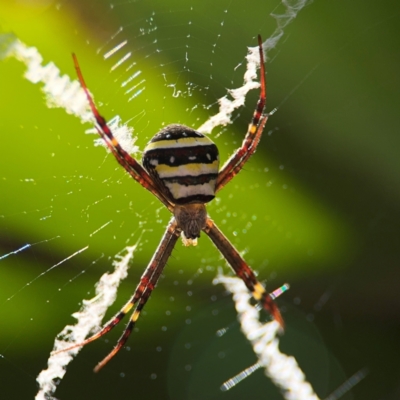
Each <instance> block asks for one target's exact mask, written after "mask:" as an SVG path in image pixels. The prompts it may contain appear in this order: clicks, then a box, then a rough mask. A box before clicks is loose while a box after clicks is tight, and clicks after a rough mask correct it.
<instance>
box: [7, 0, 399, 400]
mask: <svg viewBox="0 0 400 400" xmlns="http://www.w3.org/2000/svg"><path fill="white" fill-rule="evenodd" d="M278 4H279V2H263V1H261V0H252V1H247V2H241V1H226V2H224V1H221V2H209V1H205V2H201V3H200V2H198V4H197V3H196V2H194V3H192V4H190V3H189V2H184V1H168V2H167V3H166V2H162V1H152V2H145V1H137V2H131V3H120V4H119V3H114V4H113V6H111V4H109V3H106V2H103V1H94V0H93V1H86V2H84V4H78V2H77V3H76V4H75V3H74V2H57V3H56V2H44V1H43V2H33V3H23V2H22V3H21V2H18V3H13V2H8V1H5V0H3V1H1V2H0V28H1V30H2V32H3V33H4V32H14V34H15V35H16V36H17V37H18V38H19V39H20V40H21V41H23V42H24V43H26V44H27V45H31V46H35V47H36V48H37V49H38V50H39V52H40V53H41V54H42V55H43V57H44V62H45V63H47V62H49V61H53V62H54V63H55V64H56V65H57V67H59V68H60V70H61V71H62V73H66V74H68V75H69V76H71V77H75V72H74V68H73V64H72V61H71V57H70V53H71V52H72V51H74V52H75V53H76V54H77V55H78V57H79V61H80V64H81V67H82V69H83V72H84V75H85V78H86V80H87V83H88V85H89V87H90V90H91V91H92V93H93V94H94V96H95V99H96V101H97V103H98V105H99V107H100V109H101V112H102V113H103V115H105V117H107V118H111V117H113V116H115V115H116V114H118V115H120V116H121V117H122V119H123V121H127V120H131V121H130V124H131V125H132V126H133V127H134V128H135V135H137V136H138V140H137V142H136V143H137V144H138V146H139V147H141V148H143V146H144V145H145V144H146V142H147V141H148V140H149V139H150V138H151V136H152V135H153V134H154V133H155V132H157V131H158V130H159V129H160V128H161V127H162V126H164V125H165V124H168V123H174V122H180V123H183V124H186V125H189V126H193V127H197V126H199V125H201V123H202V122H203V121H205V120H206V119H207V118H208V116H210V115H212V114H214V113H215V112H216V111H217V106H216V100H217V99H218V98H219V97H221V96H223V95H225V94H226V88H232V87H238V86H240V85H241V84H242V77H243V72H244V69H243V67H244V57H245V55H246V47H247V46H254V45H255V44H256V35H257V34H259V33H260V34H261V35H262V36H263V38H267V37H268V36H269V35H271V33H272V32H273V31H274V29H275V26H276V22H275V20H274V19H273V18H272V17H270V15H269V14H270V13H271V12H275V13H278V14H279V13H280V12H281V11H282V10H283V9H281V8H279V7H277V6H278ZM225 10H226V11H227V12H225ZM399 11H400V10H399V6H398V5H397V3H395V2H393V3H390V2H379V3H375V2H370V1H369V2H365V1H364V2H362V1H352V2H346V1H336V2H331V1H321V0H319V1H318V0H317V1H314V2H313V3H311V4H310V5H308V6H307V7H306V8H304V9H303V10H302V11H301V12H300V13H299V15H298V16H297V18H296V19H295V20H294V21H293V22H292V24H291V25H289V26H288V27H286V29H285V36H284V37H283V38H282V39H281V41H280V42H279V43H278V45H277V47H276V49H275V50H274V51H272V52H270V53H269V54H268V57H269V60H268V63H267V81H268V101H267V104H268V106H267V109H268V110H271V109H273V108H275V107H278V111H277V112H276V113H275V114H274V115H273V117H271V118H270V120H269V121H268V125H267V127H266V129H265V134H264V137H263V139H262V141H261V144H260V147H259V150H258V151H257V153H256V155H255V156H254V157H253V158H252V159H251V161H250V162H249V163H248V164H247V165H246V167H245V169H244V171H243V172H241V173H240V174H239V176H237V177H236V178H235V180H234V181H233V182H232V183H231V184H229V186H227V187H226V188H225V189H224V190H223V191H222V192H221V194H220V195H219V196H218V199H216V200H214V201H213V202H212V203H211V204H210V206H209V212H210V215H211V216H212V218H214V219H215V221H216V222H217V224H218V225H219V226H220V227H221V229H222V230H223V231H224V232H225V234H226V235H227V236H228V237H229V238H230V239H231V240H232V242H233V243H234V245H235V246H236V247H237V248H238V249H239V250H240V251H243V252H244V256H245V258H246V260H247V261H248V262H249V264H250V265H251V266H252V267H253V268H254V269H255V270H256V271H258V274H259V278H260V279H261V280H267V281H268V283H267V285H268V288H269V289H270V290H273V289H275V288H276V287H278V286H280V285H281V284H282V283H284V282H289V283H290V284H291V290H290V291H289V292H288V293H286V294H285V295H284V296H283V297H282V299H280V300H279V304H280V305H281V307H282V310H283V312H284V318H285V320H286V323H287V329H286V333H285V335H284V336H283V337H282V340H281V345H282V349H283V351H285V352H287V353H288V354H293V355H295V356H296V358H297V360H298V362H299V363H300V366H301V367H302V368H303V369H304V371H305V372H306V375H307V377H308V378H309V381H310V382H311V383H312V385H313V386H314V388H315V390H316V391H317V393H318V395H319V396H320V397H321V398H323V397H325V396H327V395H328V394H329V393H330V392H331V391H333V390H334V389H335V388H336V387H337V386H339V385H340V384H341V383H342V382H343V381H344V380H345V379H346V378H347V377H349V376H351V375H352V374H353V373H354V372H356V371H358V370H359V369H361V368H363V367H367V368H369V370H370V373H369V375H368V376H367V378H366V379H365V380H364V381H362V382H361V383H360V384H359V385H357V386H356V387H355V389H354V390H353V391H352V394H348V395H347V397H344V398H345V399H351V398H353V399H377V398H380V399H397V398H398V397H399V396H400V386H399V382H400V379H399V378H400V377H399V367H398V363H397V360H398V357H399V349H400V345H399V326H400V324H399V315H400V313H399V311H400V307H399V296H398V289H399V278H400V277H399V275H400V274H399V272H398V265H399V262H400V251H399V249H398V247H399V246H398V243H399V197H400V179H399V175H400V161H399V148H400V136H399V134H398V132H399V128H398V126H399V122H398V121H399V118H398V116H399V89H400V88H399V86H400V84H399V72H398V70H399V58H400V52H399V41H400V34H399V33H400V32H399V28H398V26H399V19H400V14H399ZM120 26H123V27H124V29H123V31H122V32H121V33H120V34H119V35H117V36H116V37H115V38H114V39H112V37H113V35H114V34H115V33H116V32H117V31H118V28H119V27H120ZM124 39H128V44H127V46H126V49H127V50H126V51H128V50H129V51H132V53H133V56H132V60H134V61H135V62H136V66H135V67H134V69H133V70H135V69H137V70H140V71H141V77H143V79H145V83H144V84H143V85H142V87H145V90H144V91H143V93H142V94H140V95H139V96H137V98H135V99H134V100H132V101H128V98H129V96H127V95H125V94H124V89H123V88H121V83H122V82H123V81H124V79H126V77H127V76H128V75H127V74H126V73H123V68H122V67H121V68H120V67H119V68H117V69H116V70H115V71H113V72H110V68H111V66H112V65H113V64H114V62H115V60H116V59H117V58H114V59H113V58H111V59H109V60H106V61H104V60H103V58H102V54H104V53H105V52H106V51H108V50H109V49H111V48H112V47H113V46H115V45H116V44H117V43H120V42H121V41H122V40H124ZM160 50H161V51H160ZM121 54H123V53H121ZM236 67H237V68H236ZM23 73H24V66H23V64H22V63H20V62H18V61H16V60H15V59H11V58H10V59H6V60H3V61H0V94H1V96H0V110H1V111H0V112H1V118H0V132H1V139H2V140H1V144H2V146H1V157H0V163H1V164H0V165H1V169H0V256H1V255H4V254H7V253H9V252H12V251H15V250H17V249H18V248H20V247H22V246H24V245H25V244H27V243H30V244H35V243H37V244H35V245H33V246H31V247H30V248H29V249H27V250H25V251H23V252H20V253H17V254H14V255H10V256H8V257H7V258H4V259H1V260H0V318H1V321H2V327H1V333H0V354H1V355H2V358H1V359H0V372H1V377H2V378H1V381H2V385H1V390H2V397H4V398H7V399H28V398H33V397H34V395H35V393H36V382H35V377H36V376H37V375H38V373H39V372H40V370H41V369H43V368H44V367H45V365H46V360H47V357H48V354H49V352H50V351H51V348H52V344H53V340H54V337H55V335H56V334H57V333H58V332H59V331H61V329H62V328H63V327H64V326H65V325H66V324H67V323H72V322H73V319H72V318H71V316H70V315H71V314H72V313H73V312H75V311H76V310H77V309H78V308H79V305H80V302H81V301H82V299H84V298H91V297H92V296H93V294H94V290H93V285H94V283H95V282H97V280H98V279H99V277H100V276H101V275H102V274H103V273H104V272H106V271H109V270H110V269H111V263H112V260H113V259H114V256H115V255H116V254H117V253H118V252H119V251H121V250H122V249H123V248H124V246H126V245H131V244H133V243H136V242H137V241H138V240H139V239H140V241H139V246H138V251H137V252H136V253H135V259H134V262H133V263H132V266H131V270H130V275H129V277H128V279H127V280H126V281H125V282H123V283H122V285H121V287H120V289H119V291H118V299H117V301H116V303H115V305H114V306H113V307H112V310H110V312H109V316H111V315H112V314H113V313H114V312H116V311H117V310H118V309H119V307H120V306H121V305H122V304H124V302H125V301H126V299H127V298H128V297H129V296H130V294H131V292H132V290H133V288H134V287H135V285H136V283H137V281H138V279H139V277H140V275H141V273H142V271H143V269H144V268H145V266H146V264H147V262H148V261H149V259H150V257H151V255H152V254H153V252H154V249H155V248H156V246H157V244H158V242H159V240H160V238H161V235H162V232H163V230H164V226H165V225H166V223H167V222H168V220H169V218H170V216H169V214H168V212H167V211H166V210H164V209H163V208H162V207H161V205H160V204H158V203H157V201H156V199H154V198H153V197H152V195H151V194H150V193H147V192H146V191H145V190H144V189H142V188H141V187H140V186H139V185H137V184H136V183H135V182H132V180H131V179H130V178H129V176H128V175H126V174H125V173H124V172H123V170H122V169H121V168H120V167H119V166H118V165H117V163H116V162H115V160H114V159H113V158H112V156H110V155H107V153H106V152H105V151H104V150H103V149H102V148H98V147H94V146H93V138H94V136H92V135H85V134H84V132H85V130H86V129H88V128H90V125H85V126H84V125H82V124H81V123H80V122H79V121H78V120H77V119H76V118H75V117H73V116H71V115H67V114H66V113H65V111H64V110H61V109H49V108H47V107H46V103H45V100H44V96H43V93H42V92H41V91H40V89H39V85H33V84H32V83H30V82H28V81H27V80H26V79H24V78H23ZM188 82H190V84H191V86H188V85H187V83H188ZM171 83H176V90H181V91H182V92H183V95H181V96H179V97H174V96H173V94H174V88H172V87H171V86H170V84H171ZM175 93H176V92H175ZM256 98H257V93H252V94H251V95H250V96H249V98H248V99H247V101H246V105H245V106H244V107H243V108H242V109H241V110H240V111H239V112H238V113H236V114H235V122H234V124H233V125H232V126H229V127H227V129H219V130H218V129H217V130H216V132H215V134H217V135H213V136H212V138H213V139H215V142H216V144H217V145H218V147H219V149H220V153H221V158H222V160H224V159H226V158H227V157H228V156H229V154H231V153H232V152H233V150H234V149H235V148H236V147H237V146H238V145H239V144H240V142H241V140H242V137H243V135H244V133H245V131H246V128H247V124H248V122H249V121H250V118H251V116H252V113H253V109H254V105H255V101H256ZM208 106H210V107H208ZM221 132H222V133H221ZM219 133H221V135H219ZM138 157H140V155H138ZM107 223H108V225H107V226H106V227H104V228H103V229H101V230H99V231H98V232H96V231H97V230H98V229H99V228H100V227H102V226H103V225H104V224H107ZM94 232H96V233H94ZM50 239H51V240H50ZM88 245H89V249H88V250H86V251H84V252H83V253H82V254H80V255H79V256H76V257H74V258H72V259H71V260H69V261H67V262H65V263H63V264H61V265H60V266H59V267H57V268H55V269H54V270H52V271H50V272H48V273H47V274H45V275H43V276H41V277H40V278H39V279H37V280H35V281H34V282H33V283H32V284H30V285H28V286H26V284H27V283H28V282H31V281H32V280H34V279H35V278H36V277H38V276H39V275H40V274H42V273H43V272H45V271H46V270H47V269H49V268H51V267H52V266H53V265H55V264H57V263H59V262H60V261H61V260H63V259H64V258H67V257H68V256H70V255H71V254H72V253H74V252H76V251H78V250H79V249H82V248H83V247H85V246H88ZM222 266H224V262H223V260H221V258H220V257H219V255H218V253H217V251H216V250H215V249H214V248H213V246H212V245H211V243H210V242H209V240H208V239H207V238H206V237H202V238H201V240H200V243H199V246H198V247H197V248H188V249H186V248H184V247H183V246H182V245H181V244H180V243H178V245H177V246H176V249H175V250H174V252H173V254H172V258H171V260H170V261H169V263H168V265H167V270H166V273H165V277H163V279H162V280H161V282H160V284H159V286H158V287H157V289H156V291H155V293H154V294H153V296H152V298H151V300H150V301H149V303H148V305H147V307H146V312H145V314H144V315H143V317H142V318H141V320H140V321H139V323H138V329H137V331H136V332H134V333H133V335H132V337H131V338H130V340H129V343H128V346H129V348H128V349H126V350H122V351H121V352H120V354H118V356H117V357H115V359H113V360H112V361H111V362H110V364H109V365H107V367H106V368H105V369H104V371H102V372H101V373H100V374H93V373H92V368H93V366H94V365H95V364H96V363H97V362H98V361H99V360H100V359H101V358H102V357H103V356H105V355H106V354H107V353H108V351H110V349H111V348H112V346H113V344H114V343H115V341H116V340H117V338H118V336H119V334H120V332H119V328H116V330H115V331H116V332H113V333H110V335H107V337H105V338H104V340H103V339H101V340H99V341H98V342H97V343H95V344H92V345H90V346H88V347H87V348H85V349H84V350H83V351H82V352H81V353H80V354H79V356H78V357H77V358H76V359H75V360H74V361H73V362H72V363H71V364H70V366H69V368H68V372H67V374H66V376H65V378H64V379H63V380H62V382H61V384H60V386H59V388H58V390H57V392H56V396H57V397H58V398H62V399H103V398H104V399H105V398H107V399H109V398H112V399H113V398H121V399H131V398H138V397H141V398H145V399H147V398H149V399H152V398H159V399H164V398H171V399H210V398H223V397H224V398H229V399H231V398H232V399H241V398H245V397H249V396H250V395H251V397H252V398H256V399H258V398H269V399H275V398H276V399H279V398H281V396H280V394H279V393H278V391H277V389H275V388H274V387H273V386H272V384H270V383H269V381H268V379H267V378H265V377H264V376H263V374H262V372H261V371H257V372H256V373H255V374H254V375H253V376H251V377H249V378H247V379H246V380H245V381H244V382H242V383H241V384H240V385H238V386H237V387H236V388H234V389H233V390H231V391H230V392H228V393H221V392H220V391H219V389H218V388H219V385H220V384H222V382H224V381H225V380H227V379H229V378H230V377H232V376H233V375H235V374H236V373H238V372H239V371H241V370H242V369H244V368H246V367H248V366H249V365H251V364H253V363H254V362H255V361H256V358H255V356H254V355H253V353H252V350H251V347H250V346H249V345H248V344H247V343H246V341H245V339H244V337H243V336H242V335H241V333H240V330H239V327H238V324H237V323H236V316H235V312H234V309H233V303H232V301H231V299H230V296H229V295H227V294H226V293H225V292H224V289H223V288H222V287H220V286H213V285H212V279H213V278H214V277H215V275H216V271H217V268H218V267H222ZM224 268H226V269H225V270H226V271H227V270H228V269H227V267H224ZM82 271H84V272H82ZM21 288H23V290H20V289H21ZM10 297H11V299H10V300H7V299H9V298H10ZM224 327H228V328H229V329H228V332H227V333H226V334H225V335H224V336H222V338H218V337H217V336H216V332H217V331H218V330H219V329H221V328H224ZM127 350H129V351H127Z"/></svg>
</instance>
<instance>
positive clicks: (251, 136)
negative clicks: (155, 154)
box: [215, 35, 268, 192]
mask: <svg viewBox="0 0 400 400" xmlns="http://www.w3.org/2000/svg"><path fill="white" fill-rule="evenodd" d="M258 48H259V52H260V86H261V87H260V97H259V99H258V103H257V106H256V109H255V111H254V114H253V119H252V121H251V123H250V125H249V128H248V130H247V134H246V136H245V138H244V140H243V143H242V146H241V147H240V148H239V149H237V150H236V152H235V153H234V154H233V155H232V156H231V157H230V158H229V160H228V161H227V162H226V163H225V164H224V165H223V167H222V168H221V171H220V172H219V175H218V179H217V183H216V188H215V192H218V191H219V190H221V189H222V188H223V187H224V186H225V185H226V184H227V183H228V182H229V181H230V180H231V179H232V178H233V177H234V176H235V175H236V174H237V173H238V172H239V171H240V170H241V169H242V168H243V165H244V164H245V163H246V161H247V160H248V159H249V158H250V157H251V156H252V155H253V154H254V152H255V151H256V148H257V145H258V143H259V141H260V138H261V134H262V132H263V129H264V126H265V124H266V122H267V119H268V115H266V116H264V117H262V113H263V111H264V107H265V103H266V99H267V89H266V82H265V64H264V52H263V48H262V39H261V36H260V35H258ZM260 120H261V122H260Z"/></svg>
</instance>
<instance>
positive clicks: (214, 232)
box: [203, 218, 284, 328]
mask: <svg viewBox="0 0 400 400" xmlns="http://www.w3.org/2000/svg"><path fill="white" fill-rule="evenodd" d="M203 230H204V232H205V233H206V234H207V235H208V236H209V238H210V239H211V240H212V242H213V243H214V244H215V246H216V247H217V249H218V250H219V251H220V252H221V254H222V255H223V256H224V257H225V259H226V260H227V261H228V263H229V264H230V266H231V267H232V269H233V270H234V271H235V273H236V275H237V276H238V277H239V278H241V279H242V280H243V282H244V283H245V285H246V287H247V288H248V289H249V290H250V292H251V294H252V295H253V297H254V298H255V299H256V300H257V301H260V302H261V304H262V306H263V307H264V308H265V309H266V310H267V311H268V312H269V313H270V314H271V315H272V316H273V318H274V319H275V320H276V321H277V322H278V323H279V324H280V325H281V327H282V328H283V327H284V322H283V318H282V316H281V313H280V311H279V308H278V306H277V305H276V303H275V302H274V300H273V299H272V297H271V296H270V294H269V293H268V292H267V291H266V290H265V288H264V286H263V285H262V284H261V283H260V282H259V281H258V280H257V278H256V276H255V275H254V272H253V270H252V269H251V268H250V267H249V266H248V265H247V263H246V261H244V260H243V258H242V257H241V255H240V254H239V252H238V251H237V250H236V249H235V247H234V246H233V244H232V243H231V242H230V241H229V240H228V238H227V237H226V236H225V235H224V234H223V233H222V232H221V231H220V230H219V229H218V227H217V226H216V225H215V223H214V221H213V220H212V219H210V218H207V222H206V227H205V228H204V229H203Z"/></svg>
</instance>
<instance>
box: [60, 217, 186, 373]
mask: <svg viewBox="0 0 400 400" xmlns="http://www.w3.org/2000/svg"><path fill="white" fill-rule="evenodd" d="M180 233H181V230H180V229H179V228H178V227H177V223H176V221H175V219H174V218H173V219H172V220H171V222H170V223H169V224H168V227H167V229H166V231H165V233H164V236H163V237H162V239H161V242H160V244H159V245H158V247H157V250H156V252H155V253H154V256H153V258H152V259H151V260H150V263H149V265H148V266H147V268H146V269H145V271H144V273H143V275H142V277H141V278H140V282H139V284H138V286H137V287H136V289H135V292H134V294H133V296H132V298H131V299H130V300H129V301H128V302H127V303H126V304H125V306H124V307H123V308H122V310H121V311H120V312H119V313H118V314H116V315H115V316H114V317H113V318H112V319H111V320H110V321H109V322H107V323H106V324H105V325H104V326H103V328H102V329H101V330H100V331H99V332H97V333H96V334H94V335H93V336H91V337H89V338H87V339H86V340H84V341H83V342H81V343H77V344H74V345H72V346H70V347H67V348H66V349H63V350H58V351H56V352H54V353H53V354H58V353H62V352H64V351H69V350H72V349H74V348H77V347H82V346H85V345H86V344H88V343H90V342H93V341H94V340H96V339H98V338H100V337H102V336H103V335H105V334H106V333H108V332H109V331H110V330H111V329H113V328H114V327H115V326H116V325H117V324H118V323H119V322H120V321H121V320H122V318H124V317H125V315H126V314H127V313H128V312H129V311H130V310H131V309H132V308H133V307H134V306H135V304H137V306H136V308H135V310H134V311H133V313H132V315H131V318H130V320H129V322H128V324H127V326H126V328H125V330H124V332H123V334H122V336H121V337H120V338H119V340H118V342H117V345H116V346H115V347H114V349H113V350H112V351H111V352H110V353H109V354H108V355H107V356H106V357H105V358H104V359H103V360H102V361H100V362H99V363H98V364H97V365H96V367H95V369H94V371H95V372H98V371H99V370H100V369H101V368H103V367H104V365H106V364H107V362H108V361H110V360H111V358H112V357H114V355H115V354H116V353H117V352H118V351H119V350H120V349H121V348H122V347H123V346H124V344H125V343H126V341H127V340H128V337H129V335H130V334H131V332H132V330H133V328H134V327H135V323H136V321H137V320H138V319H139V317H140V313H141V311H142V310H143V307H144V306H145V304H146V302H147V300H148V299H149V297H150V295H151V293H152V291H153V289H154V287H155V286H156V284H157V281H158V279H159V277H160V275H161V273H162V271H163V269H164V267H165V264H166V263H167V261H168V259H169V257H170V255H171V252H172V250H173V248H174V246H175V243H176V241H177V240H178V238H179V236H180Z"/></svg>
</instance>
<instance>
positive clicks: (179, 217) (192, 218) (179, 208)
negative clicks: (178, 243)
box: [174, 203, 207, 246]
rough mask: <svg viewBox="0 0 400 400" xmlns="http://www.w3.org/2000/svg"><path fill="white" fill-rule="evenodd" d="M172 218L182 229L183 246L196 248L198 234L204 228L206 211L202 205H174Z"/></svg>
mask: <svg viewBox="0 0 400 400" xmlns="http://www.w3.org/2000/svg"><path fill="white" fill-rule="evenodd" d="M174 216H175V219H176V222H177V223H178V227H179V228H180V229H182V242H183V244H184V245H185V246H196V245H197V238H198V237H200V232H201V230H202V229H203V228H205V226H206V220H207V211H206V206H205V205H204V204H203V203H190V204H185V205H176V206H175V209H174Z"/></svg>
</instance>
